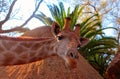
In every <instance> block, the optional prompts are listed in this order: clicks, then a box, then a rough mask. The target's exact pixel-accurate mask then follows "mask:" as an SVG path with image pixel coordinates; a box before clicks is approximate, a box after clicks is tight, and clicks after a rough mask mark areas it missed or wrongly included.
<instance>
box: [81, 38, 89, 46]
mask: <svg viewBox="0 0 120 79" xmlns="http://www.w3.org/2000/svg"><path fill="white" fill-rule="evenodd" d="M80 42H81V45H80V46H81V47H84V46H85V45H86V44H88V43H89V42H90V40H89V39H88V38H83V37H80Z"/></svg>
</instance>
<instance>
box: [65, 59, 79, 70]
mask: <svg viewBox="0 0 120 79" xmlns="http://www.w3.org/2000/svg"><path fill="white" fill-rule="evenodd" d="M65 64H66V67H67V68H69V69H70V70H71V69H75V68H77V62H76V61H75V60H68V62H66V63H65Z"/></svg>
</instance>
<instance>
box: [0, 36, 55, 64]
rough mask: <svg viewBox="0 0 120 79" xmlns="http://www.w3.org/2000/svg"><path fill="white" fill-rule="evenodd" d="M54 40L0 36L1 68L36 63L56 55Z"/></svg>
mask: <svg viewBox="0 0 120 79" xmlns="http://www.w3.org/2000/svg"><path fill="white" fill-rule="evenodd" d="M55 41H56V40H55V39H54V38H36V39H33V38H12V37H1V36H0V66H7V65H20V64H26V63H31V62H35V61H38V60H42V59H45V58H47V57H49V56H52V55H55V53H56V49H55V44H56V42H55Z"/></svg>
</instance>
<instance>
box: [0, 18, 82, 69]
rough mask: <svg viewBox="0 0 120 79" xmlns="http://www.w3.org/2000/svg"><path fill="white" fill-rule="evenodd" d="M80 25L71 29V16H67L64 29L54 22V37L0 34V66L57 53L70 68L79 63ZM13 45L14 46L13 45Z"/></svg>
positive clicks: (52, 29)
mask: <svg viewBox="0 0 120 79" xmlns="http://www.w3.org/2000/svg"><path fill="white" fill-rule="evenodd" d="M78 29H79V27H78V25H77V27H76V28H75V30H74V31H72V30H71V29H70V18H66V21H65V25H64V29H63V30H62V31H61V30H60V27H59V26H58V25H57V24H56V23H55V22H54V23H53V24H52V27H51V33H52V35H53V37H35V38H33V37H6V36H0V66H9V65H20V64H27V63H31V62H35V61H39V60H42V59H45V58H47V57H50V56H54V55H57V56H59V57H61V58H62V59H63V60H64V61H65V63H66V64H67V65H68V67H70V68H75V67H76V65H77V59H78V51H77V48H78V47H79V46H80V45H81V42H80V41H79V30H78ZM11 45H12V46H11Z"/></svg>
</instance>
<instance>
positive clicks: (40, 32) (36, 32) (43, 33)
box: [22, 18, 89, 47]
mask: <svg viewBox="0 0 120 79" xmlns="http://www.w3.org/2000/svg"><path fill="white" fill-rule="evenodd" d="M56 26H57V28H56V30H58V31H59V33H57V34H56V36H55V35H54V34H53V32H52V31H53V30H52V26H41V27H37V28H35V29H33V30H30V31H27V32H25V33H24V34H23V35H22V37H25V36H29V37H52V38H56V37H58V39H63V40H64V37H66V36H65V35H64V33H66V34H67V35H68V36H70V38H73V39H76V37H77V39H79V43H80V46H81V47H83V46H85V45H86V44H87V43H88V42H89V39H87V38H83V37H80V36H79V31H80V26H79V25H76V28H75V30H74V31H72V30H71V29H70V18H66V22H65V25H64V28H63V30H62V31H60V28H59V25H58V24H57V23H56ZM51 30H52V31H51ZM71 32H72V33H73V32H75V34H76V35H77V36H76V35H75V34H71ZM74 36H75V37H74ZM79 37H80V38H79ZM71 42H72V41H71ZM73 42H74V41H73ZM71 45H72V44H71ZM78 47H79V44H78Z"/></svg>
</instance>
